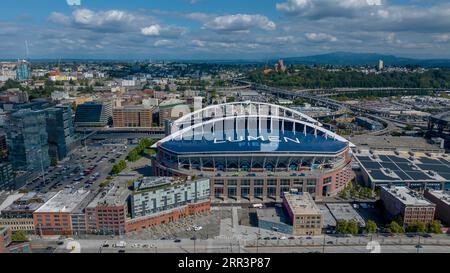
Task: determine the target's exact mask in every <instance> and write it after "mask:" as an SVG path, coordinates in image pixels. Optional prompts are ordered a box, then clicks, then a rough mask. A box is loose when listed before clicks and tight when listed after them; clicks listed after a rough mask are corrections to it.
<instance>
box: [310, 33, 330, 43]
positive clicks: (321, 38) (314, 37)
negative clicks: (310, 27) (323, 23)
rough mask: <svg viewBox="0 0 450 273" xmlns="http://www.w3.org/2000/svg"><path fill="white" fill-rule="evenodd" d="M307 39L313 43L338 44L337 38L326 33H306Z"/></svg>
mask: <svg viewBox="0 0 450 273" xmlns="http://www.w3.org/2000/svg"><path fill="white" fill-rule="evenodd" d="M305 37H306V39H308V40H309V41H312V42H336V41H337V38H336V37H335V36H333V35H329V34H326V33H306V34H305Z"/></svg>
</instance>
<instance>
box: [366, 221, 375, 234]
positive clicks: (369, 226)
mask: <svg viewBox="0 0 450 273" xmlns="http://www.w3.org/2000/svg"><path fill="white" fill-rule="evenodd" d="M377 229H378V227H377V224H376V223H375V222H374V221H372V220H368V221H367V222H366V228H365V230H366V233H368V234H373V233H376V232H377Z"/></svg>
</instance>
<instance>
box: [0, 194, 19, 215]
mask: <svg viewBox="0 0 450 273" xmlns="http://www.w3.org/2000/svg"><path fill="white" fill-rule="evenodd" d="M22 196H24V194H23V193H11V194H9V193H7V192H4V193H0V197H1V199H0V201H1V204H0V212H1V211H2V210H4V209H6V208H7V207H9V206H10V205H11V204H12V203H14V202H15V201H16V200H18V199H19V198H21V197H22Z"/></svg>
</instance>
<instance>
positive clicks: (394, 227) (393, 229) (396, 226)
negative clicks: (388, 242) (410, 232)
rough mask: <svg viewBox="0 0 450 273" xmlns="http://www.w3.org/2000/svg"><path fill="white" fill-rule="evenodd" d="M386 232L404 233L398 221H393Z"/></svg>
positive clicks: (387, 226)
mask: <svg viewBox="0 0 450 273" xmlns="http://www.w3.org/2000/svg"><path fill="white" fill-rule="evenodd" d="M386 231H387V232H389V233H394V234H397V233H403V232H404V229H403V227H402V226H400V225H399V224H398V223H397V222H396V221H392V222H391V223H390V224H387V225H386Z"/></svg>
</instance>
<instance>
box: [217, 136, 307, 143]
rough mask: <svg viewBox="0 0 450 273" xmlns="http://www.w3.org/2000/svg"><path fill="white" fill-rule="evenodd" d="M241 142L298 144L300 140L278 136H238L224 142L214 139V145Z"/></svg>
mask: <svg viewBox="0 0 450 273" xmlns="http://www.w3.org/2000/svg"><path fill="white" fill-rule="evenodd" d="M242 141H249V142H250V141H259V142H265V141H268V142H275V143H279V142H293V143H297V144H300V140H299V139H298V138H289V137H280V136H267V137H264V136H258V137H255V136H247V137H244V136H240V137H238V138H237V139H233V138H231V137H228V138H226V139H225V140H218V139H217V138H214V144H220V143H227V142H242Z"/></svg>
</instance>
